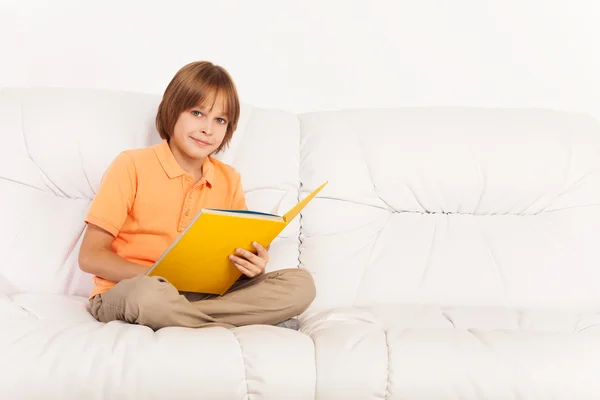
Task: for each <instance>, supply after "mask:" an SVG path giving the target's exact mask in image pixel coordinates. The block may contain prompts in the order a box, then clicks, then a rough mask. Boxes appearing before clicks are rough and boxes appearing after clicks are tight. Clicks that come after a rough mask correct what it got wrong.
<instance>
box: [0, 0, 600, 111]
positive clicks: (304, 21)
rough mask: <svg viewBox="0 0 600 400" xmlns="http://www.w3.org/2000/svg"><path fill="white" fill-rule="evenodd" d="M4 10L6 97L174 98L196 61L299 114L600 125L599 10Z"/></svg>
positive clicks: (589, 6) (246, 94) (84, 6)
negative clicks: (455, 109)
mask: <svg viewBox="0 0 600 400" xmlns="http://www.w3.org/2000/svg"><path fill="white" fill-rule="evenodd" d="M156 3H157V4H153V2H152V3H151V2H141V1H95V2H92V1H85V0H77V1H66V0H56V1H17V0H0V44H1V46H0V54H1V56H0V57H1V59H0V61H1V62H0V87H3V86H35V85H46V86H70V87H88V88H110V89H125V90H132V91H139V92H150V93H162V91H163V90H164V88H165V86H166V85H167V83H168V82H169V80H170V79H171V77H172V76H173V74H174V73H175V72H176V71H177V69H179V68H180V67H181V66H183V65H184V64H186V63H188V62H190V61H193V60H211V61H213V62H215V63H218V64H220V65H223V66H224V67H226V68H227V69H228V70H229V71H230V73H231V74H232V75H233V77H234V80H235V81H236V83H237V85H238V89H239V92H240V96H241V98H242V101H244V102H247V103H252V104H254V105H258V106H263V107H274V108H283V109H287V110H291V111H296V112H304V111H315V110H323V109H339V108H349V107H350V108H360V107H397V106H413V105H467V106H471V105H475V106H505V107H527V106H532V107H551V108H558V109H567V110H576V111H587V112H590V113H592V114H593V115H594V116H596V117H597V118H599V119H600V43H599V42H600V4H599V3H600V2H599V1H598V0H560V1H559V0H545V1H542V0H452V1H451V0H398V1H342V0H339V1H324V0H322V1H314V0H312V1H283V0H279V1H257V0H252V1H233V0H228V1H217V0H213V1H201V0H194V1H174V0H170V1H161V2H156Z"/></svg>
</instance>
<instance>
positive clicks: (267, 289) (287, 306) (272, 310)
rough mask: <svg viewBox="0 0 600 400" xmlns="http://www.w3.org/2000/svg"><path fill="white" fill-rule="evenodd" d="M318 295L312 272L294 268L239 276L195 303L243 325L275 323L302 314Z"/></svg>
mask: <svg viewBox="0 0 600 400" xmlns="http://www.w3.org/2000/svg"><path fill="white" fill-rule="evenodd" d="M315 295H316V289H315V284H314V280H313V278H312V275H311V274H310V272H308V271H306V270H303V269H299V268H290V269H284V270H279V271H274V272H269V273H266V274H263V275H261V276H258V277H255V278H252V279H245V280H238V281H237V282H236V283H235V284H234V285H233V286H232V287H231V289H230V290H229V291H228V292H227V293H226V294H224V295H223V296H220V297H217V296H215V297H210V298H203V299H200V300H198V301H194V299H193V297H194V296H193V295H191V296H190V297H189V298H190V300H191V301H193V302H192V303H191V304H192V305H193V307H194V308H195V309H196V310H198V311H200V313H201V314H203V315H210V316H211V317H212V318H214V319H215V320H216V321H219V322H222V323H225V324H228V325H233V326H243V325H252V324H267V325H275V324H277V323H279V322H281V321H284V320H286V319H289V318H292V317H295V316H297V315H300V314H302V313H303V312H304V311H305V310H306V309H307V308H308V307H309V306H310V304H311V303H312V301H313V300H314V298H315Z"/></svg>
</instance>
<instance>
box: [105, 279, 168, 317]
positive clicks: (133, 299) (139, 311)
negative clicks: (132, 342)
mask: <svg viewBox="0 0 600 400" xmlns="http://www.w3.org/2000/svg"><path fill="white" fill-rule="evenodd" d="M168 286H170V284H169V283H168V282H167V281H166V280H165V279H163V278H159V277H149V276H140V277H137V278H133V279H128V280H125V281H121V282H120V283H119V284H118V285H117V286H115V287H114V288H113V290H118V293H116V294H117V295H118V297H119V298H120V299H121V301H122V304H123V311H124V312H123V314H124V315H123V317H124V319H125V320H126V321H127V322H131V323H136V322H138V320H139V319H140V318H144V317H145V316H148V315H153V314H154V313H155V312H156V311H157V309H158V308H160V307H161V303H163V302H162V301H161V300H162V299H163V298H164V296H161V295H160V294H161V292H164V291H165V290H169V287H168Z"/></svg>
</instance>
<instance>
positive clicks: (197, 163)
mask: <svg viewBox="0 0 600 400" xmlns="http://www.w3.org/2000/svg"><path fill="white" fill-rule="evenodd" d="M169 148H170V149H171V153H173V157H175V161H177V163H178V164H179V166H180V167H181V168H182V169H183V170H184V171H185V172H187V173H188V174H190V175H192V177H194V182H198V181H199V180H200V178H202V165H204V161H206V157H205V158H202V159H190V158H189V157H188V156H186V155H185V154H183V153H182V152H181V151H180V150H179V149H178V148H177V147H176V146H173V145H172V143H171V141H169Z"/></svg>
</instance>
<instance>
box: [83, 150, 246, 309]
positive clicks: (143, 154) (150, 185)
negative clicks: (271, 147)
mask: <svg viewBox="0 0 600 400" xmlns="http://www.w3.org/2000/svg"><path fill="white" fill-rule="evenodd" d="M202 174H203V177H202V179H200V181H198V182H197V183H196V184H194V182H193V178H192V176H191V175H189V174H187V173H186V172H185V171H184V170H183V169H182V168H181V166H180V165H179V163H178V162H177V161H176V160H175V157H174V156H173V153H172V152H171V149H170V148H169V145H168V143H167V141H166V140H163V141H162V142H161V143H160V144H157V145H155V146H152V147H146V148H142V149H135V150H127V151H124V152H122V153H120V154H119V155H118V156H117V158H116V159H115V160H114V161H113V162H112V164H111V165H110V166H109V167H108V169H107V170H106V172H105V173H104V176H103V177H102V182H101V185H100V189H99V190H98V192H97V193H96V196H95V197H94V200H93V201H92V204H91V206H90V209H89V212H88V215H87V217H86V218H85V222H87V223H90V224H94V225H97V226H99V227H100V228H102V229H104V230H106V231H108V232H110V233H111V234H112V235H113V236H115V239H114V240H113V242H112V246H111V248H112V250H113V251H114V252H115V253H116V254H118V255H119V256H121V257H123V258H124V259H126V260H129V261H131V262H134V263H137V264H141V265H147V266H150V265H152V264H154V262H155V261H156V260H157V259H158V258H159V257H160V256H161V255H162V253H163V252H164V251H165V250H166V249H167V247H168V246H169V245H170V244H171V243H172V242H173V240H175V238H176V237H177V236H178V235H179V234H180V233H181V232H182V231H183V230H184V229H185V227H186V226H187V225H188V224H189V223H190V221H191V220H192V218H193V217H194V216H195V215H196V214H197V213H198V211H199V210H200V209H201V208H225V209H247V207H246V199H245V197H244V191H243V189H242V185H241V182H240V175H239V174H238V173H237V171H236V170H235V169H233V168H232V167H230V166H228V165H227V164H224V163H222V162H220V161H218V160H215V159H213V158H211V157H208V158H207V159H206V161H205V162H204V164H203V165H202ZM94 285H95V287H94V289H93V290H92V293H91V295H90V298H91V297H94V296H95V295H96V294H98V293H103V292H105V291H107V290H108V289H110V288H112V287H113V286H115V285H116V283H115V282H112V281H108V280H106V279H102V278H100V277H98V276H95V277H94Z"/></svg>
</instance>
